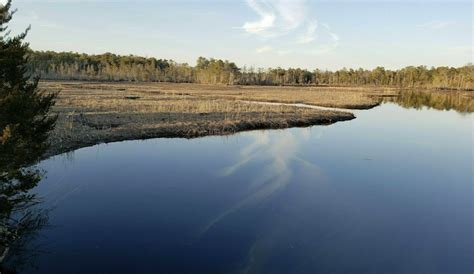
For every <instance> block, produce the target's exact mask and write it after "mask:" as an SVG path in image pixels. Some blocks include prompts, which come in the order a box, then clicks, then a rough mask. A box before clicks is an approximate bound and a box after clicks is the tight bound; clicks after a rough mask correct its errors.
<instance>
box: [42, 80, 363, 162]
mask: <svg viewBox="0 0 474 274" xmlns="http://www.w3.org/2000/svg"><path fill="white" fill-rule="evenodd" d="M177 86H179V87H178V88H177V89H176V90H156V87H155V86H153V88H152V89H150V90H148V91H147V88H148V87H149V85H143V84H137V85H130V84H127V85H116V84H111V85H106V84H75V85H74V84H71V83H67V84H64V83H56V82H48V83H43V87H44V88H46V89H48V90H52V91H53V90H57V89H60V90H61V93H60V96H59V98H58V101H57V104H56V106H55V108H54V111H55V112H56V113H58V115H59V119H58V123H57V126H56V129H55V130H54V132H53V134H52V136H51V138H50V142H51V144H53V147H52V149H51V151H50V155H53V154H57V153H61V152H66V151H70V150H73V149H75V148H78V147H82V146H87V145H93V144H97V143H100V142H109V141H119V140H129V139H142V138H153V137H186V138H191V137H199V136H205V135H224V134H232V133H234V132H237V131H242V130H251V129H265V128H286V127H291V126H309V125H314V124H330V123H334V122H336V121H341V120H349V119H353V118H354V116H353V115H352V114H351V113H348V112H340V111H328V110H317V109H312V108H303V107H296V106H285V105H262V104H253V103H246V102H242V101H239V99H240V98H244V97H242V95H239V96H229V94H232V93H228V94H223V93H224V91H220V92H217V93H216V94H212V92H211V93H209V92H208V91H206V90H201V91H200V92H197V91H196V90H198V89H196V87H194V86H193V87H192V89H193V90H187V89H186V87H187V85H186V86H181V85H177ZM198 86H199V88H205V86H201V85H198ZM223 88H224V89H225V88H226V87H223ZM186 90H187V91H186ZM234 95H235V94H234ZM130 98H133V99H130ZM262 98H264V97H262Z"/></svg>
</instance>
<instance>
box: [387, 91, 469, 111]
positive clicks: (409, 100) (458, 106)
mask: <svg viewBox="0 0 474 274" xmlns="http://www.w3.org/2000/svg"><path fill="white" fill-rule="evenodd" d="M384 100H385V102H394V103H397V104H398V105H400V106H402V107H404V108H415V109H421V108H423V107H428V108H433V109H436V110H456V111H458V112H461V113H471V112H474V93H473V92H460V91H449V92H448V91H446V92H443V91H416V90H409V91H402V92H400V93H399V95H398V96H396V97H386V98H384Z"/></svg>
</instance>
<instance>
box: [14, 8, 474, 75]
mask: <svg viewBox="0 0 474 274" xmlns="http://www.w3.org/2000/svg"><path fill="white" fill-rule="evenodd" d="M13 4H14V7H15V8H17V9H18V12H17V14H16V15H15V17H14V20H13V21H12V23H11V25H10V28H11V29H12V31H13V33H15V32H19V31H21V30H22V29H24V28H25V27H27V26H28V25H30V24H31V26H32V30H31V32H30V34H29V36H28V38H27V40H28V41H29V42H30V44H31V47H32V48H33V49H37V50H55V51H74V52H86V53H104V52H113V53H117V54H135V55H142V56H149V57H152V56H153V57H157V58H165V59H173V60H175V61H177V62H186V63H189V64H192V65H193V64H194V63H195V60H196V59H197V57H199V56H205V57H214V58H221V59H228V60H231V61H234V62H236V63H237V64H238V65H239V66H244V65H246V66H255V67H262V68H267V67H278V66H280V67H284V68H287V67H302V68H308V69H315V68H320V69H339V68H342V67H348V68H349V67H350V68H358V67H363V68H373V67H376V66H379V65H380V66H385V67H387V68H400V67H404V66H408V65H427V66H441V65H446V66H461V65H465V64H467V63H469V62H472V59H473V54H472V53H473V44H474V42H473V32H472V31H473V5H472V3H471V1H460V2H456V1H447V0H445V1H428V0H418V1H408V0H401V1H358V0H345V1H327V0H326V1H310V0H235V1H231V0H202V1H197V0H187V1H184V0H174V1H172V0H167V1H145V0H138V1H133V2H132V1H106V0H102V1H84V0H83V1H75V0H56V1H52V0H49V1H46V0H14V3H13Z"/></svg>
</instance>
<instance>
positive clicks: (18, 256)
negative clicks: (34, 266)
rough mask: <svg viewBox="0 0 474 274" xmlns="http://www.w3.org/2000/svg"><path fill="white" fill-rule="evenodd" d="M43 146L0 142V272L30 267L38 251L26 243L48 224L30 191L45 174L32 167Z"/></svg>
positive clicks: (39, 144) (44, 213) (43, 212)
mask: <svg viewBox="0 0 474 274" xmlns="http://www.w3.org/2000/svg"><path fill="white" fill-rule="evenodd" d="M44 148H45V146H44V144H42V143H36V144H34V143H33V144H28V145H26V146H25V145H24V144H22V143H21V142H15V140H13V141H7V142H3V143H0V273H16V272H17V271H19V270H20V269H22V268H26V267H28V266H29V264H30V262H31V260H30V259H31V256H33V255H34V254H35V252H36V251H37V250H36V249H35V248H31V247H29V248H28V249H27V248H26V246H27V244H28V243H29V242H30V241H31V240H32V239H33V238H34V237H35V235H36V234H37V232H38V231H39V230H40V229H42V228H43V227H44V226H45V225H46V224H47V223H48V214H47V212H46V211H43V210H41V209H39V207H38V204H39V203H40V199H39V198H38V196H37V195H36V194H33V193H31V190H32V189H33V188H34V187H36V186H37V185H38V183H39V182H40V181H41V180H42V179H43V177H44V175H45V173H44V172H43V171H41V170H40V169H37V168H35V167H33V166H32V165H33V164H35V163H37V162H38V161H39V159H40V157H41V156H42V153H43V152H44Z"/></svg>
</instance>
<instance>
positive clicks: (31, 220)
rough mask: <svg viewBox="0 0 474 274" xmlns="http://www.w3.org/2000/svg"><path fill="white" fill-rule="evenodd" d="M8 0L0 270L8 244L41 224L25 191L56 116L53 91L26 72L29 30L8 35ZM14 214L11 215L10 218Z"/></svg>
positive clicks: (5, 8) (0, 121) (4, 10)
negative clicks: (49, 91)
mask: <svg viewBox="0 0 474 274" xmlns="http://www.w3.org/2000/svg"><path fill="white" fill-rule="evenodd" d="M13 14H14V11H11V0H9V1H8V2H7V3H6V4H4V5H2V4H0V272H3V271H2V268H3V267H2V260H3V259H4V258H5V255H6V254H7V251H8V250H9V247H11V246H12V245H13V244H14V243H15V242H18V241H20V240H21V239H22V238H23V237H22V235H25V233H28V232H29V231H32V230H34V229H35V228H37V227H38V226H40V225H41V224H42V218H40V217H38V216H37V215H34V214H31V212H28V207H29V205H31V204H34V203H35V197H34V195H31V194H29V193H28V191H29V190H30V189H31V188H33V187H34V186H36V185H37V183H38V182H39V181H40V180H41V172H40V171H38V170H36V169H35V168H33V167H31V166H32V165H34V164H35V163H37V162H38V161H39V160H40V159H41V157H42V155H43V154H44V152H45V151H46V149H47V148H48V144H47V138H48V133H49V132H50V131H51V130H52V129H53V127H54V124H55V121H56V117H55V116H53V115H51V114H50V109H51V107H52V106H53V104H54V102H55V98H56V96H57V94H55V93H53V94H51V93H47V92H45V91H42V90H40V89H38V81H39V78H32V77H31V75H30V74H29V73H28V67H27V65H28V52H29V48H28V43H25V42H24V39H25V37H26V35H27V33H28V31H29V28H28V29H27V30H26V31H25V32H24V33H22V34H20V35H18V36H10V33H9V31H8V28H7V23H8V22H9V21H10V20H11V19H12V15H13ZM14 216H15V217H14Z"/></svg>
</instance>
